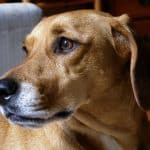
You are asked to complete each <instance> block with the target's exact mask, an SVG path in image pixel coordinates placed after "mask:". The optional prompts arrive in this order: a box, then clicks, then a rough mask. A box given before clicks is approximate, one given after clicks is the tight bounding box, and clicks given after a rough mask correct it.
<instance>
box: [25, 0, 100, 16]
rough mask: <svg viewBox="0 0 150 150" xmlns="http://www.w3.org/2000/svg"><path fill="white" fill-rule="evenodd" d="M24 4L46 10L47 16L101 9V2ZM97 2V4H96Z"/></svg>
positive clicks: (37, 0) (34, 0)
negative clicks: (70, 11) (77, 10)
mask: <svg viewBox="0 0 150 150" xmlns="http://www.w3.org/2000/svg"><path fill="white" fill-rule="evenodd" d="M22 1H23V2H32V3H35V4H37V5H38V6H40V7H41V8H42V9H43V10H44V14H45V15H51V14H55V13H60V12H64V11H69V10H75V9H88V8H90V9H93V8H94V7H96V8H97V9H99V8H100V0H74V1H71V0H57V1H56V0H50V1H46V0H22ZM95 2H96V3H95Z"/></svg>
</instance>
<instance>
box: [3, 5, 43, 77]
mask: <svg viewBox="0 0 150 150" xmlns="http://www.w3.org/2000/svg"><path fill="white" fill-rule="evenodd" d="M41 17H42V11H41V9H40V8H39V7H37V6H36V5H34V4H30V3H10V4H0V75H2V74H3V73H4V72H6V71H7V70H8V69H10V68H11V67H13V66H15V65H17V64H18V63H20V62H21V60H22V59H23V57H24V55H25V54H24V52H23V51H22V42H23V40H24V38H25V36H26V35H27V34H28V33H29V32H30V31H31V30H32V28H33V27H34V26H35V25H36V24H37V23H38V22H39V21H40V19H41Z"/></svg>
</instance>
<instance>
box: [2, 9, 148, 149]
mask: <svg viewBox="0 0 150 150" xmlns="http://www.w3.org/2000/svg"><path fill="white" fill-rule="evenodd" d="M127 22H128V16H127V15H123V16H120V17H112V16H110V15H109V14H105V13H100V12H95V11H91V10H82V11H73V12H69V13H64V14H60V15H55V16H52V17H49V18H45V19H43V20H42V21H41V22H40V23H39V24H38V25H37V26H36V27H35V28H34V29H33V31H32V33H31V34H30V35H28V36H27V38H26V40H25V42H24V44H25V46H26V47H27V49H28V54H27V58H26V60H25V61H24V62H23V63H22V64H21V65H19V66H17V67H16V68H13V69H12V70H10V71H9V72H8V73H6V74H5V77H11V78H14V79H16V80H17V81H18V82H22V81H26V82H29V83H32V84H33V85H34V86H36V87H37V88H38V90H39V92H40V93H41V94H43V95H44V96H43V97H41V100H40V103H39V105H40V107H41V109H42V108H47V109H49V110H51V109H53V108H56V109H58V110H59V109H60V108H65V107H67V106H70V107H72V108H73V109H74V111H75V112H74V114H73V115H72V116H71V117H70V118H68V119H66V120H62V121H55V122H52V123H49V124H47V125H45V126H44V127H42V128H39V129H28V128H22V127H19V126H17V125H12V124H9V123H8V122H7V121H6V120H5V119H3V117H1V120H0V145H1V146H0V147H1V148H0V149H1V150H11V149H15V150H27V149H28V150H34V149H37V150H38V149H39V150H60V149H61V150H120V149H123V150H138V149H140V148H141V149H142V150H144V149H146V150H149V149H150V144H149V139H150V138H149V125H148V123H147V121H146V117H145V113H144V112H143V111H142V110H140V108H139V107H138V106H137V104H136V101H135V98H134V94H133V90H132V86H133V88H134V74H133V72H134V65H135V62H136V53H137V49H136V44H135V42H134V39H133V37H132V34H131V32H130V31H129V29H128V27H127V25H126V24H127ZM58 36H65V37H68V38H70V39H72V40H74V39H75V40H77V41H78V42H79V43H80V46H79V47H78V49H76V50H74V51H73V52H71V53H69V54H66V55H63V54H55V53H53V42H54V41H55V39H56V38H57V37H58ZM130 60H131V69H130V68H129V61H130ZM131 78H132V79H131ZM131 81H132V82H131ZM131 84H132V86H131ZM135 92H136V91H135ZM135 94H136V93H135Z"/></svg>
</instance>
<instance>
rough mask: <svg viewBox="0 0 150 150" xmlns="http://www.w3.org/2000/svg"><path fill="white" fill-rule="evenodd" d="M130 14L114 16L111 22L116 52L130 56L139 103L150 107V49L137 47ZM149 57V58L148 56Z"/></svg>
mask: <svg viewBox="0 0 150 150" xmlns="http://www.w3.org/2000/svg"><path fill="white" fill-rule="evenodd" d="M127 22H128V16H127V15H122V16H120V17H114V18H113V19H112V22H111V28H112V36H113V41H114V47H115V50H116V52H117V53H118V54H119V56H120V57H122V58H128V57H129V58H130V79H131V84H132V88H133V93H134V96H135V99H136V102H137V104H138V105H139V106H140V107H141V108H142V109H143V110H148V109H150V100H149V98H150V69H148V66H150V61H149V59H150V57H149V56H150V51H149V54H148V50H142V49H137V45H136V42H135V40H134V38H133V35H132V33H131V32H130V30H129V28H128V27H127V25H126V24H127ZM148 57H149V58H148Z"/></svg>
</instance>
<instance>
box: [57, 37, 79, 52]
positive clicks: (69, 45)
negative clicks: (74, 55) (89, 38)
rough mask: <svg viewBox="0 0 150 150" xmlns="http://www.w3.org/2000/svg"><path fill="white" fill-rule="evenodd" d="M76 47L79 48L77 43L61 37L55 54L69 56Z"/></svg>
mask: <svg viewBox="0 0 150 150" xmlns="http://www.w3.org/2000/svg"><path fill="white" fill-rule="evenodd" d="M76 46H77V43H76V42H75V41H73V40H70V39H68V38H65V37H61V38H60V39H59V40H58V42H57V46H56V49H55V52H56V53H63V54H67V53H69V52H71V51H73V50H74V49H75V48H76Z"/></svg>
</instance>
